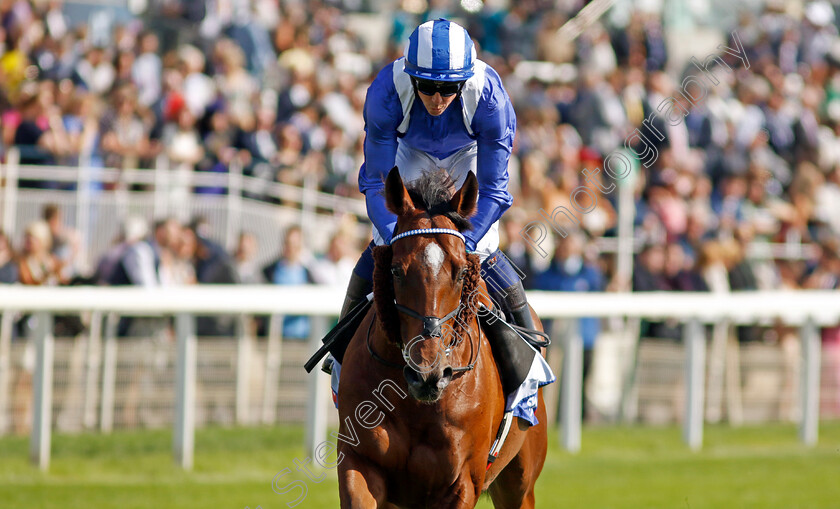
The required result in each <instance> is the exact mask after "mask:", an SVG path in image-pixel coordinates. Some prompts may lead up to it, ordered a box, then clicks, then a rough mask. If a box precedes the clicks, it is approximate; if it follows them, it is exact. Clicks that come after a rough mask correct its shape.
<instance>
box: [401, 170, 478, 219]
mask: <svg viewBox="0 0 840 509" xmlns="http://www.w3.org/2000/svg"><path fill="white" fill-rule="evenodd" d="M406 189H407V190H408V195H409V196H410V197H411V201H412V202H414V206H415V207H417V208H421V209H424V210H425V211H426V212H428V213H429V215H432V216H438V215H440V216H445V217H447V218H449V220H450V221H452V222H453V223H454V224H455V227H456V228H458V230H459V231H464V230H471V229H472V224H471V223H470V220H469V219H467V218H466V217H464V216H462V215H461V214H459V213H458V212H456V211H455V210H453V209H452V205H451V204H450V203H449V200H450V199H451V198H452V190H453V189H455V183H454V182H453V181H452V177H450V176H449V174H448V173H447V172H446V171H444V170H440V171H425V172H423V174H422V175H421V176H420V178H418V179H417V180H415V181H413V182H412V183H411V184H409V185H408V186H406Z"/></svg>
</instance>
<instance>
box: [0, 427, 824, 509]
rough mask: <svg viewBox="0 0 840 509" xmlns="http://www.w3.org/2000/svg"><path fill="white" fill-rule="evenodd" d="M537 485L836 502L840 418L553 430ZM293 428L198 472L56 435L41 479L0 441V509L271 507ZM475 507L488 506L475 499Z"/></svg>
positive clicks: (210, 435) (776, 502)
mask: <svg viewBox="0 0 840 509" xmlns="http://www.w3.org/2000/svg"><path fill="white" fill-rule="evenodd" d="M553 435H555V436H552V438H551V442H550V447H551V449H550V452H549V457H548V460H547V461H546V466H545V469H544V470H543V474H542V477H541V478H540V481H539V484H538V489H537V507H539V508H546V509H554V508H557V509H561V508H562V509H567V508H568V509H574V508H582V509H583V508H585V509H601V508H604V509H622V508H657V509H658V508H668V509H700V508H709V509H712V508H714V509H729V508H757V509H773V508H778V509H796V508H802V509H817V508H837V507H840V482H838V475H840V422H826V423H823V424H822V427H821V430H820V444H819V446H817V447H815V448H807V447H805V446H803V445H801V444H800V443H799V442H798V440H797V435H796V430H795V428H794V427H793V426H783V425H773V426H763V427H758V428H756V427H747V428H741V429H731V428H728V427H725V426H714V427H707V428H706V435H705V446H704V448H703V451H702V452H699V453H692V452H690V451H688V450H687V449H686V448H685V447H684V446H683V445H682V443H681V441H680V431H679V430H678V429H677V428H639V427H621V428H612V427H610V428H590V429H585V430H584V433H583V450H582V451H581V452H580V453H579V454H577V455H570V454H568V453H565V452H562V451H561V450H560V449H559V448H558V446H557V440H556V434H553ZM302 441H303V431H302V429H300V428H249V429H242V428H239V429H218V428H214V429H205V430H200V431H198V433H197V436H196V447H195V449H196V456H195V469H194V471H193V472H190V473H186V472H183V471H181V470H180V469H179V468H178V467H176V466H175V465H174V464H173V460H172V456H171V453H170V449H171V433H170V432H166V431H143V432H120V433H114V434H112V435H109V436H103V435H94V434H85V435H72V436H71V435H58V436H55V437H54V439H53V449H52V451H53V453H52V464H51V468H50V472H49V473H48V474H42V473H40V472H38V471H37V470H36V469H35V468H34V467H32V466H31V465H30V464H29V462H28V460H27V456H28V440H27V439H26V438H20V437H14V438H9V437H6V438H0V509H11V508H14V509H17V508H21V509H24V508H25V509H37V508H62V509H73V508H85V509H98V508H120V509H130V508H155V509H166V508H173V509H175V508H177V509H190V508H202V509H204V508H214V509H215V508H220V509H244V508H245V507H246V506H250V507H251V509H256V507H257V506H261V507H262V509H274V508H283V507H287V506H286V503H287V502H291V501H292V500H294V498H295V497H296V494H297V492H289V493H287V494H285V495H278V494H276V493H274V492H273V491H272V489H271V482H272V478H273V477H274V476H275V474H276V473H278V472H279V471H281V470H282V469H284V468H289V469H291V473H290V474H289V475H287V476H286V477H284V478H283V479H282V480H281V481H280V482H279V483H278V486H285V485H286V484H288V483H289V482H291V481H293V480H305V479H306V478H305V477H304V476H303V474H301V473H298V472H296V471H295V464H294V459H295V458H303V457H304V454H303V449H302V447H301V443H302ZM307 485H308V488H309V493H308V495H307V497H306V499H305V500H304V502H303V503H302V504H300V505H299V506H298V507H304V508H310V507H312V508H330V509H333V508H336V507H338V497H337V486H338V484H337V482H336V476H335V471H334V470H327V471H326V472H325V478H324V480H323V482H321V483H314V482H312V481H307ZM479 507H481V508H484V509H488V508H489V507H491V505H490V504H489V501H488V500H486V499H485V500H483V501H482V502H481V504H480V505H479Z"/></svg>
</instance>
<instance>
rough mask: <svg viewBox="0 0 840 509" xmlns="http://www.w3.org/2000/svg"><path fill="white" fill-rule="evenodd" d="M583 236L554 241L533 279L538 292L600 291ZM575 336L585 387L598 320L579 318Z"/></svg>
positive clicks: (601, 284) (601, 282)
mask: <svg viewBox="0 0 840 509" xmlns="http://www.w3.org/2000/svg"><path fill="white" fill-rule="evenodd" d="M583 248H584V237H583V234H581V233H579V232H573V233H570V234H569V235H568V236H567V237H566V238H565V239H558V242H557V249H556V250H555V252H554V259H553V260H552V261H551V265H549V267H548V269H546V270H545V272H543V273H541V274H540V275H538V276H537V281H536V285H535V287H536V288H537V289H539V290H553V291H561V292H601V291H603V290H604V280H603V275H602V274H601V271H600V270H599V269H598V267H596V266H594V265H592V264H590V263H589V262H587V261H586V260H585V259H584V250H583ZM577 327H578V334H580V335H581V338H582V339H583V386H584V387H585V386H586V380H588V377H589V373H590V371H591V370H590V368H591V366H592V358H593V352H594V348H595V341H596V340H597V339H598V334H599V333H600V331H601V321H600V319H598V318H580V319H579V320H578V324H577ZM581 401H582V402H583V404H582V411H583V418H584V419H586V417H587V413H588V412H587V408H586V407H587V405H586V392H585V391H584V393H583V399H582V400H581Z"/></svg>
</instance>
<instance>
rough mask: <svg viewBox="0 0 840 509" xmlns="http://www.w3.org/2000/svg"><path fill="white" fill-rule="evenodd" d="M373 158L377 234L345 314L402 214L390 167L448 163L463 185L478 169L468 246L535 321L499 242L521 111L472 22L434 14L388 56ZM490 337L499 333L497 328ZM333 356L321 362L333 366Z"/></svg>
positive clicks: (369, 186) (370, 192)
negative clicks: (485, 57)
mask: <svg viewBox="0 0 840 509" xmlns="http://www.w3.org/2000/svg"><path fill="white" fill-rule="evenodd" d="M364 118H365V132H366V134H367V136H366V138H365V143H364V154H365V162H364V164H363V165H362V167H361V170H360V173H359V190H360V191H361V192H362V193H364V195H365V201H366V204H367V211H368V215H369V216H370V219H371V221H372V222H373V242H372V243H371V244H370V245H369V246H368V247H367V249H366V250H365V251H364V253H363V254H362V256H361V258H360V259H359V261H358V263H357V264H356V267H355V269H354V270H353V274H352V276H351V279H350V284H349V286H348V288H347V296H346V297H345V300H344V305H343V306H342V310H341V316H342V317H344V316H345V315H346V314H347V313H348V312H349V311H350V310H351V309H353V308H354V307H355V306H356V305H357V304H358V303H360V302H362V301H364V300H365V299H366V296H367V295H368V294H369V293H370V292H371V291H372V288H373V283H372V280H373V255H372V247H373V245H377V246H379V245H387V244H388V243H389V242H390V240H391V237H392V235H393V232H394V228H395V226H396V221H397V218H396V216H395V215H394V214H393V213H391V212H390V211H389V210H388V209H387V208H386V206H385V197H384V194H383V192H382V190H383V188H384V185H385V177H386V176H387V174H388V172H389V171H390V170H391V168H393V167H394V166H397V167H398V168H399V172H400V176H401V177H402V179H403V182H405V183H406V184H409V183H410V182H412V181H413V180H415V179H417V178H419V177H420V176H421V175H422V174H423V173H424V172H427V171H437V170H440V169H444V170H446V171H447V172H448V173H449V175H450V177H451V178H452V181H453V182H454V184H455V188H456V189H460V188H461V186H462V185H463V183H464V181H465V180H466V177H467V172H470V171H471V172H473V173H475V174H476V177H477V180H478V186H479V192H478V205H477V211H476V213H475V215H474V216H473V217H472V218H471V219H470V221H471V223H472V229H471V230H468V231H465V232H463V233H464V237H465V239H466V249H467V252H468V253H476V254H478V255H479V257H480V259H481V262H482V271H481V274H482V276H483V277H484V279H485V281H486V282H487V283H488V285H487V286H488V290H490V296H491V297H492V298H493V300H494V301H495V302H496V303H497V304H498V305H500V306H501V307H502V310H503V311H504V312H505V314H506V315H507V317H508V320H509V321H512V322H514V323H515V324H516V325H518V326H521V327H524V328H527V329H534V322H533V320H532V318H531V313H530V310H529V307H528V302H527V300H526V297H525V291H524V289H523V287H522V281H521V279H520V277H519V274H518V273H517V272H516V270H515V269H514V267H513V266H512V265H511V263H510V261H509V260H508V259H507V258H506V257H505V256H504V255H503V254H502V253H501V251H500V250H499V224H498V221H499V218H501V216H502V214H504V212H505V211H506V210H507V209H508V208H509V207H510V206H511V204H512V203H513V197H512V196H511V195H510V193H509V192H508V181H509V176H508V169H507V168H508V160H509V159H510V154H511V149H512V145H513V138H514V134H515V132H516V114H515V113H514V111H513V105H512V104H511V102H510V98H509V97H508V95H507V92H506V91H505V89H504V87H503V86H502V80H501V78H500V77H499V75H498V73H497V72H496V71H495V70H494V69H493V68H492V67H490V66H489V65H487V64H486V63H485V62H482V61H481V60H479V59H477V58H476V51H475V47H474V45H473V42H472V39H471V38H470V36H469V34H468V33H467V31H466V30H465V29H464V28H463V27H461V26H460V25H458V24H456V23H453V22H451V21H448V20H445V19H437V20H434V21H428V22H426V23H423V24H422V25H420V26H419V27H417V28H416V29H415V30H414V32H412V34H411V36H410V37H409V39H408V44H407V46H406V48H405V56H404V57H402V58H399V59H397V60H396V61H394V62H393V63H391V64H389V65H387V66H385V68H384V69H382V70H381V71H380V72H379V74H378V75H377V76H376V78H375V79H374V81H373V83H372V84H371V85H370V88H368V91H367V97H366V99H365V106H364ZM491 340H492V338H491ZM333 363H334V360H333V359H332V358H330V357H328V358H327V359H326V361H325V362H324V366H322V369H323V370H324V371H326V372H328V373H331V372H332V367H333Z"/></svg>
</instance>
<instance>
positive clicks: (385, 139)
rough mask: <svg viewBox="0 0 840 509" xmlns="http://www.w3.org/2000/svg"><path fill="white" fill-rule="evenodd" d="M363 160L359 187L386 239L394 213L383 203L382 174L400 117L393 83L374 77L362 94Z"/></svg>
mask: <svg viewBox="0 0 840 509" xmlns="http://www.w3.org/2000/svg"><path fill="white" fill-rule="evenodd" d="M364 118H365V145H364V151H365V162H364V163H363V164H362V168H361V170H360V171H359V191H360V192H361V193H362V194H364V195H365V204H366V205H367V212H368V217H370V220H371V221H372V222H373V225H374V226H375V227H376V229H377V230H378V231H379V234H380V235H381V236H382V239H383V240H384V241H385V242H386V243H388V242H390V240H391V236H392V234H393V232H394V227H395V226H396V224H397V216H396V215H394V214H393V213H391V211H389V210H388V209H387V207H386V206H385V196H384V194H383V193H382V189H383V188H384V187H385V177H386V176H387V175H388V172H389V171H391V168H393V167H394V161H395V160H396V157H397V126H399V123H400V121H401V118H402V111H401V110H400V101H399V99H398V98H397V96H396V91H395V90H394V89H393V87H388V86H387V83H385V82H384V80H381V79H379V77H377V79H376V80H374V82H373V83H372V84H371V86H370V88H369V89H368V92H367V97H366V98H365V109H364Z"/></svg>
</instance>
